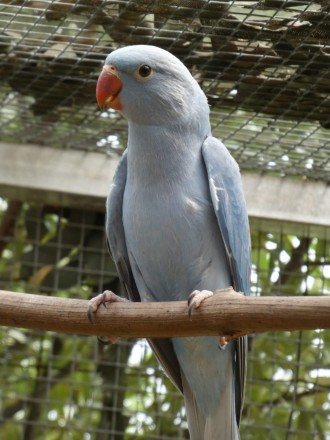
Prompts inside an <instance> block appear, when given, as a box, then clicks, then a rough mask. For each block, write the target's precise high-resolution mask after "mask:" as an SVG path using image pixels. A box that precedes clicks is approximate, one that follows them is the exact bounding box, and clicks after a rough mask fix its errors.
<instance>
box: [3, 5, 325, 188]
mask: <svg viewBox="0 0 330 440" xmlns="http://www.w3.org/2000/svg"><path fill="white" fill-rule="evenodd" d="M0 5H1V18H0V19H1V27H2V29H1V31H0V57H1V70H0V71H1V84H0V97H1V100H0V102H1V106H0V111H1V133H2V139H3V140H4V141H8V142H16V143H36V144H39V145H43V144H45V143H46V144H47V145H52V146H54V147H61V148H85V149H93V148H95V149H96V150H97V149H100V150H105V151H107V152H110V153H116V152H119V153H120V152H121V150H122V148H123V146H124V145H125V136H126V123H125V122H124V121H123V119H122V118H121V117H120V116H119V115H118V114H117V113H115V112H114V111H112V110H109V111H107V112H104V113H102V115H101V117H100V112H99V111H98V109H97V106H96V103H95V83H96V80H97V76H98V74H99V72H100V68H101V65H102V63H103V61H104V59H105V56H106V55H107V54H108V53H109V52H111V51H112V50H113V49H114V48H117V47H120V46H124V45H130V44H154V45H157V46H160V47H163V48H165V49H167V50H169V51H171V52H172V53H174V54H175V55H176V56H178V57H179V58H180V59H181V60H182V61H183V62H184V63H185V64H186V66H187V67H188V68H189V69H190V70H191V71H192V73H193V74H194V76H195V78H196V79H197V80H198V82H199V83H200V85H201V87H202V88H203V90H204V91H205V93H206V95H207V97H208V100H209V103H210V106H211V109H212V114H211V118H212V126H213V131H214V133H215V135H217V136H219V137H220V138H221V139H222V140H224V141H225V143H226V146H227V147H228V148H229V149H230V150H231V152H232V154H233V155H234V156H235V158H236V159H237V160H238V162H239V163H240V165H241V167H242V168H243V169H251V170H258V171H259V172H260V171H266V172H276V173H279V174H282V175H287V174H293V175H299V176H308V177H310V178H319V179H326V180H329V176H330V173H329V171H330V165H329V139H328V138H329V132H328V129H329V128H330V113H329V88H330V74H329V66H330V46H329V22H330V19H329V9H330V6H329V2H328V1H326V0H319V1H299V0H297V1H295V0H293V1H291V0H289V1H287V0H286V1H281V0H263V1H234V2H229V1H206V0H182V1H178V0H176V1H162V0H157V1H152V0H139V1H138V0H133V1H123V0H121V1H102V0H93V1H87V0H81V1H79V0H77V1H73V0H70V1H69V0H67V1H63V0H59V1H49V0H47V1H46V0H45V1H42V0H40V1H33V0H31V1H30V0H25V1H23V0H1V2H0ZM118 150H119V151H118Z"/></svg>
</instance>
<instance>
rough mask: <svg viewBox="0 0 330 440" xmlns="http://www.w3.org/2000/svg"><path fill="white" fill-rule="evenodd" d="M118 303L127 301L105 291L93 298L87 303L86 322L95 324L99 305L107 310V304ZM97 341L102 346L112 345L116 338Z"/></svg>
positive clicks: (108, 337)
mask: <svg viewBox="0 0 330 440" xmlns="http://www.w3.org/2000/svg"><path fill="white" fill-rule="evenodd" d="M118 301H120V302H121V301H127V299H125V298H121V297H120V296H118V295H116V294H115V293H113V292H111V291H110V290H105V291H104V292H103V293H100V294H99V295H97V296H95V297H94V298H92V299H91V300H90V301H89V305H88V310H87V317H88V320H89V321H90V322H91V323H92V324H95V313H96V312H97V310H98V308H99V307H100V305H103V306H104V307H105V308H107V303H113V302H118ZM98 339H99V341H100V342H102V343H103V344H114V343H115V342H116V341H117V339H118V336H106V337H102V338H98Z"/></svg>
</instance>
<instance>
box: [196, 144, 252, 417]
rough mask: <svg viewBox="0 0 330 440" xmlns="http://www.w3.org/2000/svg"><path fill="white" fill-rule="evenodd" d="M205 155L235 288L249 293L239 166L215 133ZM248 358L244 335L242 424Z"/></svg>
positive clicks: (240, 346)
mask: <svg viewBox="0 0 330 440" xmlns="http://www.w3.org/2000/svg"><path fill="white" fill-rule="evenodd" d="M202 155H203V159H204V163H205V167H206V172H207V176H208V180H209V188H210V193H211V198H212V203H213V206H214V210H215V214H216V217H217V220H218V224H219V228H220V231H221V235H222V238H223V241H224V245H225V249H226V254H227V259H228V263H229V267H230V270H231V276H232V282H233V287H234V289H235V290H236V291H238V292H242V293H244V294H245V295H249V292H250V271H251V257H250V255H251V253H250V249H251V245H250V230H249V222H248V216H247V212H246V207H245V199H244V194H243V188H242V184H241V176H240V172H239V168H238V165H237V163H236V161H235V160H234V159H233V158H232V156H231V155H230V154H229V152H228V150H227V148H226V147H225V146H224V145H223V144H222V143H221V142H220V141H219V140H218V139H216V138H214V137H211V136H210V137H207V138H206V139H205V141H204V143H203V146H202ZM246 357H247V338H246V337H242V338H239V339H238V340H237V341H236V368H235V377H236V379H235V400H236V415H237V422H238V424H239V419H240V415H241V411H242V406H243V397H244V387H245V381H246Z"/></svg>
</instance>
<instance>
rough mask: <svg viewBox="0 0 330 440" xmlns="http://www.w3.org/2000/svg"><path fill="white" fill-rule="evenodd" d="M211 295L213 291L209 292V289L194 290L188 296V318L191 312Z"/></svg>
mask: <svg viewBox="0 0 330 440" xmlns="http://www.w3.org/2000/svg"><path fill="white" fill-rule="evenodd" d="M213 295H214V294H213V292H211V291H210V290H194V291H193V292H192V293H191V294H190V295H189V298H188V315H189V318H191V314H192V311H193V310H194V309H198V307H200V305H201V304H202V302H203V301H205V300H206V299H207V298H209V297H210V296H213Z"/></svg>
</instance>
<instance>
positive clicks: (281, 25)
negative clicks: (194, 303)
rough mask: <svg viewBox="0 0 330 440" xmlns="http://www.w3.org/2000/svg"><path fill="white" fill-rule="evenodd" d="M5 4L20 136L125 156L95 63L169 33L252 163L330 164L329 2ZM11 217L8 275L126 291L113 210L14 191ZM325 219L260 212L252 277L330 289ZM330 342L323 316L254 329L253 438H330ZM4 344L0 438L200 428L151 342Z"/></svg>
mask: <svg viewBox="0 0 330 440" xmlns="http://www.w3.org/2000/svg"><path fill="white" fill-rule="evenodd" d="M0 8H1V9H0V21H1V29H0V60H1V64H0V66H1V67H0V72H1V78H0V98H1V99H0V114H1V118H0V133H1V139H0V140H1V141H2V142H7V143H14V144H15V146H13V148H23V144H29V143H30V144H31V143H33V144H37V145H40V146H41V147H42V146H43V145H47V146H52V147H54V148H66V149H84V150H94V151H99V152H100V154H111V155H120V154H121V153H122V151H123V149H124V147H125V142H126V136H127V128H126V122H125V121H124V120H123V119H122V118H121V117H120V115H119V114H118V113H116V112H114V111H112V110H108V111H105V112H102V113H101V112H100V111H99V110H98V108H97V106H96V102H95V85H96V81H97V77H98V74H99V72H100V69H101V67H102V63H103V61H104V59H105V57H106V55H107V54H108V53H109V52H111V51H112V50H114V49H115V48H117V47H121V46H125V45H130V44H154V45H156V46H160V47H162V48H164V49H167V50H169V51H171V52H172V53H173V54H175V55H176V56H178V57H179V58H180V59H181V60H182V61H183V62H184V63H185V65H186V66H187V67H188V68H189V69H190V71H191V72H192V73H193V75H194V77H195V78H196V80H197V81H198V82H199V83H200V85H201V87H202V88H203V90H204V91H205V93H206V95H207V97H208V100H209V103H210V107H211V122H212V127H213V133H214V134H215V135H216V136H217V137H219V138H220V139H222V140H223V141H224V142H225V144H226V146H227V147H228V149H229V150H230V151H231V153H232V154H233V156H234V157H235V158H236V160H237V161H238V162H239V164H240V167H241V169H242V170H251V171H254V172H257V173H272V174H277V175H281V176H289V175H292V176H296V177H299V178H302V177H303V178H309V179H320V180H324V181H329V180H330V164H329V152H330V148H329V129H330V112H329V91H330V73H329V66H330V43H329V42H330V38H329V36H330V35H329V32H330V18H329V10H330V4H329V2H328V1H326V0H320V1H298V0H297V1H291V0H287V1H282V0H263V1H234V2H229V1H221V2H220V1H205V0H195V1H194V0H190V1H189V0H186V1H184V0H183V1H178V0H177V1H162V0H158V1H151V0H139V1H138V0H135V1H101V0H92V1H88V0H82V1H72V0H67V1H42V0H40V1H38V0H37V1H33V0H31V1H30V0H25V1H24V0H12V1H10V0H0ZM20 144H22V146H21V145H20ZM0 196H1V194H0ZM0 216H1V217H0V220H1V221H0V251H1V259H0V283H1V285H0V287H1V288H2V289H8V290H15V291H16V290H17V291H24V292H32V293H34V292H37V293H42V294H45V295H56V296H64V297H76V298H84V299H88V298H90V297H91V296H93V295H95V294H96V293H99V292H101V291H103V290H104V289H111V290H114V291H116V292H119V291H120V285H119V283H118V279H117V275H116V271H115V268H114V266H113V264H112V261H111V259H110V258H109V256H108V251H107V250H106V247H105V244H104V228H103V223H104V213H102V212H94V211H87V210H85V211H82V210H78V209H72V208H58V207H52V206H48V205H47V201H45V205H44V206H36V205H33V204H32V203H21V202H18V201H10V200H9V201H2V202H1V204H0ZM288 220H290V219H288ZM327 233H328V230H326V229H325V230H324V231H323V233H320V235H319V236H315V235H311V234H308V233H306V234H305V235H304V236H296V235H294V234H292V233H291V234H288V233H287V231H286V230H285V229H283V230H282V229H280V227H275V226H274V225H273V226H270V227H269V229H268V230H266V229H265V228H264V227H263V228H262V229H261V228H258V226H257V225H254V226H253V230H252V246H253V273H252V291H253V293H254V294H260V293H262V294H263V295H267V294H269V295H271V294H273V295H274V294H286V295H319V294H329V293H330V245H329V243H330V241H329V237H328V236H327ZM288 319H289V317H288ZM329 342H330V332H329V331H322V330H315V331H304V332H294V333H285V332H282V333H267V334H264V335H256V336H252V337H250V339H249V361H248V363H249V365H248V378H247V388H246V395H245V405H244V410H243V416H242V426H241V436H242V440H246V439H252V440H254V439H256V440H259V439H260V440H264V439H274V440H281V439H286V440H293V439H298V438H299V439H302V440H304V439H306V440H307V439H313V440H329V439H330V403H329V402H330V400H329V398H330V367H329V366H330V352H329V349H328V348H327V347H328V346H329ZM0 350H1V356H0V374H1V377H2V386H1V387H0V439H2V438H3V439H5V440H7V439H10V440H12V439H13V440H16V439H22V440H39V439H47V440H50V439H51V440H52V439H62V440H63V439H65V440H67V439H68V440H69V439H79V440H80V439H83V440H120V439H124V440H128V439H136V438H141V439H155V440H156V439H158V440H160V439H162V440H166V439H173V438H175V439H186V438H188V432H187V425H186V421H185V412H184V408H183V402H182V398H181V396H180V395H179V394H178V392H177V391H176V389H175V388H174V386H173V385H172V384H171V383H170V382H169V380H168V379H167V378H166V376H164V374H163V372H162V371H161V370H160V368H159V366H158V365H157V363H156V361H155V359H154V357H153V356H152V354H151V352H150V349H149V348H148V346H147V345H146V343H145V342H144V341H133V340H128V341H127V340H121V341H120V342H119V343H118V344H116V345H115V346H113V347H111V348H110V347H105V346H103V345H101V344H99V343H98V342H97V340H96V338H87V337H79V336H69V335H65V336H64V335H62V334H54V333H41V332H37V331H30V330H22V329H19V328H8V329H6V328H1V339H0ZM215 440H216V439H215Z"/></svg>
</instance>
